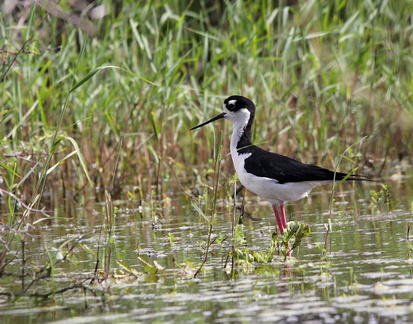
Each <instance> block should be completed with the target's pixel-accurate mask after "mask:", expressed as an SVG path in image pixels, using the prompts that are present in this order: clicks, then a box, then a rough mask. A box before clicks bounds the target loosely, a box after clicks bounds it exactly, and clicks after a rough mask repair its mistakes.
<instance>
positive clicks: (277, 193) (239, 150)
mask: <svg viewBox="0 0 413 324" xmlns="http://www.w3.org/2000/svg"><path fill="white" fill-rule="evenodd" d="M223 107H224V112H223V113H221V114H219V115H218V116H216V117H214V118H212V119H211V120H209V121H207V122H205V123H203V124H200V125H198V126H195V127H193V128H191V130H193V129H196V128H198V127H202V126H205V125H206V124H209V123H211V122H213V121H215V120H218V119H221V118H225V119H229V120H230V121H232V123H233V132H232V138H231V157H232V162H233V163H234V168H235V171H236V172H237V174H238V178H239V180H240V182H241V184H242V185H243V186H244V187H246V188H247V189H248V190H249V191H252V192H253V193H255V194H257V195H258V196H260V197H262V198H264V199H266V200H268V201H269V202H270V203H271V204H272V208H273V210H274V214H275V218H276V221H277V225H278V228H279V230H280V232H281V234H282V233H283V232H284V228H285V227H286V225H287V220H286V217H285V210H284V204H285V203H286V202H288V201H296V200H299V199H302V198H304V197H307V196H308V194H309V193H310V191H311V190H312V189H313V188H315V187H317V186H320V185H323V184H327V183H331V182H333V181H340V180H342V179H344V178H345V177H346V176H347V174H345V173H340V172H333V171H330V170H327V169H324V168H321V167H318V166H315V165H309V164H304V163H301V162H299V161H297V160H294V159H292V158H290V157H287V156H283V155H280V154H277V153H271V152H268V151H265V150H263V149H261V148H259V147H257V146H255V145H253V144H252V142H251V128H252V124H253V122H254V116H255V105H254V103H253V102H252V101H251V100H250V99H248V98H245V97H243V96H230V97H228V98H227V99H225V101H224V105H223ZM347 180H367V179H364V178H360V177H358V176H355V175H353V176H351V177H348V178H347Z"/></svg>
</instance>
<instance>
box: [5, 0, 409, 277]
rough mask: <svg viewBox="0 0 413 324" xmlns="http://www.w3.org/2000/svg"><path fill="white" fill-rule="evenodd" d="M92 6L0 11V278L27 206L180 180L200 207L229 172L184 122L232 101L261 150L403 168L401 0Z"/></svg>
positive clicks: (405, 98) (163, 186)
mask: <svg viewBox="0 0 413 324" xmlns="http://www.w3.org/2000/svg"><path fill="white" fill-rule="evenodd" d="M102 3H103V4H104V5H105V8H106V9H107V12H106V15H105V16H103V17H100V18H95V20H92V18H90V17H91V16H90V15H91V12H90V10H91V9H93V8H92V7H93V5H92V6H90V7H87V8H74V7H73V6H72V5H71V4H70V3H69V2H67V3H66V1H60V2H59V3H58V4H55V3H53V4H52V3H49V5H45V4H42V5H36V4H34V2H33V3H31V5H30V6H28V7H21V6H20V5H18V6H16V7H14V8H6V7H5V6H4V7H3V8H2V10H3V11H2V14H1V15H0V26H1V27H0V60H1V63H2V64H1V67H0V81H1V83H2V88H1V96H0V103H1V104H0V106H1V107H2V108H1V110H0V134H1V139H0V141H1V150H0V168H1V182H2V183H1V190H2V191H1V192H2V197H1V206H0V208H1V214H2V216H1V223H2V224H3V226H4V228H5V230H4V231H3V233H2V234H1V236H2V242H5V243H4V246H3V247H2V252H1V255H0V256H1V257H0V273H2V271H4V268H5V267H6V265H7V264H8V260H9V259H10V258H15V257H18V253H19V252H15V253H16V254H14V255H13V254H11V255H10V253H12V252H10V251H13V249H10V247H11V246H12V245H13V244H15V241H16V240H17V237H18V238H19V239H21V240H23V241H24V240H25V239H26V238H27V236H25V235H26V234H27V233H28V231H29V229H27V228H28V227H27V226H33V224H35V222H36V220H38V219H39V217H42V218H44V217H45V215H41V213H40V212H39V211H42V212H43V213H49V212H50V211H52V210H54V208H55V202H56V201H57V202H58V203H60V202H61V201H62V199H64V201H67V200H69V201H70V202H71V203H69V205H70V204H76V205H83V204H85V195H87V194H88V191H90V190H94V191H95V192H96V197H97V200H100V201H104V200H105V198H104V197H103V196H102V195H99V193H102V192H104V190H107V191H108V193H109V194H110V195H111V197H113V198H120V199H127V197H128V193H127V192H126V193H125V190H123V188H124V187H127V186H130V185H133V186H135V188H137V190H135V191H134V192H133V196H134V199H135V200H136V201H147V200H149V199H152V198H153V199H155V200H158V201H160V200H162V199H163V198H164V197H165V196H168V195H169V193H171V192H173V190H176V188H175V187H174V182H177V181H179V182H180V184H181V187H180V188H185V190H187V191H188V192H190V191H191V190H195V191H197V190H198V191H199V190H201V191H200V192H201V193H202V195H200V196H203V197H204V198H206V199H208V200H205V201H204V202H205V207H204V208H205V210H204V214H205V215H213V213H214V211H212V213H206V212H205V211H206V210H207V209H208V208H209V207H208V206H215V204H216V202H217V200H218V199H222V198H226V197H230V196H231V194H230V193H229V190H230V189H229V186H228V185H227V183H228V180H229V179H231V177H232V173H233V169H232V166H231V162H230V159H229V157H227V158H224V159H223V160H222V161H221V160H220V162H219V172H218V175H217V173H216V172H217V165H216V163H217V162H216V161H217V160H216V156H214V152H216V151H215V150H216V137H214V135H213V134H214V133H217V132H220V133H219V134H220V135H219V136H220V138H222V147H223V153H222V156H225V154H226V153H225V150H228V144H229V143H228V142H229V133H230V129H229V127H227V126H224V125H220V124H217V125H215V128H214V129H213V128H212V127H206V128H205V129H202V130H200V131H198V132H197V133H192V134H191V133H189V128H190V127H192V126H194V125H196V124H198V123H199V122H200V121H204V120H205V119H207V118H210V117H211V116H212V115H214V114H215V113H216V112H217V111H220V107H221V103H222V100H223V99H224V98H225V97H226V96H228V95H231V94H242V95H245V96H248V97H250V98H252V99H253V100H254V101H255V103H256V104H257V116H256V125H257V127H255V128H254V142H256V143H260V144H261V146H263V147H264V148H267V149H268V148H271V150H273V151H277V152H282V153H284V154H286V155H290V156H294V157H296V158H298V159H301V160H304V161H306V162H308V163H316V164H321V165H323V166H325V167H329V168H333V167H335V166H336V165H335V163H334V161H335V157H336V156H338V155H339V154H340V152H343V151H344V150H347V154H348V156H349V157H350V160H342V161H341V163H340V165H339V169H340V170H342V171H343V170H352V169H353V168H354V167H355V166H358V167H359V169H358V172H359V173H366V172H368V173H373V174H380V173H382V172H383V171H386V170H389V169H390V170H391V168H392V166H393V165H394V163H399V162H400V161H402V160H404V161H407V162H408V164H409V165H411V154H410V152H411V151H412V149H413V147H412V146H413V144H412V141H413V138H412V136H411V133H412V130H413V122H412V116H413V106H412V102H413V100H412V99H413V98H412V96H413V91H412V85H411V75H412V71H411V69H412V68H411V66H412V64H411V61H412V53H411V46H412V36H411V35H412V32H411V12H412V11H413V4H412V3H411V2H409V1H402V2H397V4H396V3H395V2H391V1H381V2H373V1H335V2H327V1H316V0H310V1H303V2H301V3H299V4H297V5H292V6H288V5H287V2H283V1H280V2H278V3H277V4H274V3H273V2H271V1H255V2H245V1H236V2H234V3H231V2H230V1H213V2H210V3H208V4H207V3H205V2H203V1H200V2H190V3H189V4H188V5H186V4H184V3H183V2H182V1H177V0H172V1H167V2H164V1H147V2H136V3H135V2H132V1H125V2H122V4H117V3H112V2H111V1H103V2H102ZM48 6H49V7H48ZM59 6H60V7H59ZM58 7H59V8H64V9H63V13H64V14H63V15H62V16H59V17H57V16H56V15H54V12H56V11H54V10H53V9H56V8H58ZM8 10H9V11H8ZM70 14H73V16H72V17H76V19H78V20H77V23H76V24H75V25H74V24H73V20H71V19H69V18H68V17H70ZM221 129H222V131H221ZM221 136H222V137H221ZM364 137H366V138H365V139H364V140H363V141H361V140H360V139H362V138H364ZM353 143H357V144H356V145H353ZM214 163H215V167H212V165H214ZM400 165H401V164H400ZM173 179H175V181H173ZM91 188H93V189H91ZM45 194H46V195H45ZM50 195H54V196H58V197H59V198H60V199H54V198H53V199H50V198H48V197H50ZM154 196H155V197H154ZM189 199H191V198H189ZM214 208H215V207H213V208H212V209H213V210H214ZM51 214H52V213H51ZM47 215H48V216H49V214H47ZM160 216H162V215H160ZM16 226H17V228H18V229H19V228H20V226H21V227H22V228H25V231H22V230H21V229H20V231H17V232H16V231H15V230H13V228H15V227H16ZM24 226H26V227H24ZM34 226H35V225H34ZM26 229H27V230H26ZM14 251H15V250H14ZM17 251H19V250H17ZM106 252H107V253H109V252H110V251H109V250H107V251H106ZM109 256H110V254H107V257H109ZM108 260H109V259H108ZM112 261H113V260H112ZM108 266H109V265H107V264H105V271H109V270H110V269H109V268H107V267H108Z"/></svg>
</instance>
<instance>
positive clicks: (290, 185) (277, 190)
mask: <svg viewBox="0 0 413 324" xmlns="http://www.w3.org/2000/svg"><path fill="white" fill-rule="evenodd" d="M250 155H251V153H247V154H238V153H236V154H231V156H232V161H233V163H234V168H235V171H236V172H237V174H238V178H239V180H240V182H241V184H242V185H243V186H244V187H245V188H247V189H248V190H249V191H251V192H253V193H255V194H257V195H258V196H260V197H262V198H264V199H266V200H268V201H269V202H270V203H271V204H273V205H274V204H280V205H284V203H285V202H288V201H296V200H299V199H302V198H305V197H307V196H308V194H309V193H310V192H311V190H312V189H313V188H315V187H317V186H320V185H323V184H327V183H330V182H331V181H302V182H286V183H282V184H281V183H279V182H278V181H277V180H274V179H271V178H265V177H257V176H255V175H253V174H250V173H247V172H246V170H245V168H244V165H245V159H247V158H248V157H249V156H250Z"/></svg>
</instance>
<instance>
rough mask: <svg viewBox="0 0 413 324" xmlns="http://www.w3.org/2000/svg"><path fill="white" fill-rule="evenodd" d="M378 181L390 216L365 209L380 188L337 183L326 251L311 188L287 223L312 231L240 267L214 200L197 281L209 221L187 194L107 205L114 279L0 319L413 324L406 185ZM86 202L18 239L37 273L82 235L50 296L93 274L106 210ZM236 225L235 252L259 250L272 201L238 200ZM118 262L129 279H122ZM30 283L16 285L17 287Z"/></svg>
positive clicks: (7, 308)
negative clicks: (242, 205)
mask: <svg viewBox="0 0 413 324" xmlns="http://www.w3.org/2000/svg"><path fill="white" fill-rule="evenodd" d="M388 184H389V191H390V193H391V194H392V200H391V201H392V206H391V210H389V208H388V205H387V204H386V203H384V202H383V201H381V202H378V203H374V204H372V199H371V195H370V190H380V185H378V184H374V183H368V184H364V185H362V186H356V187H354V188H353V187H352V186H350V185H346V184H345V185H343V188H342V189H343V190H344V191H340V192H339V193H336V195H335V202H334V203H333V211H332V214H331V228H332V231H331V233H329V235H328V237H327V245H325V241H326V233H327V230H326V226H327V224H328V218H329V206H330V200H329V199H330V197H331V193H330V192H329V191H321V190H320V191H317V192H313V194H312V195H311V197H310V198H309V199H308V200H305V201H301V202H298V203H294V204H290V205H289V206H288V208H287V213H288V215H290V217H291V219H293V220H297V221H300V222H306V223H308V224H310V225H311V230H312V233H311V234H310V236H308V237H306V238H305V239H304V240H303V242H302V244H301V246H300V247H299V249H297V250H296V251H294V252H293V258H291V259H289V260H287V261H285V262H284V261H283V259H282V258H281V257H276V258H275V259H274V260H273V261H272V262H268V263H259V262H250V263H246V262H244V263H242V264H240V265H239V266H237V267H236V268H235V269H234V271H231V267H230V265H231V262H230V261H231V259H230V258H228V253H229V252H230V251H231V222H232V215H233V207H232V203H231V202H230V201H221V202H220V204H219V207H218V213H217V216H216V219H215V222H214V232H213V236H212V237H213V239H217V240H216V241H215V243H213V244H212V245H211V247H210V251H209V256H208V260H207V261H206V263H205V266H204V269H203V270H202V271H201V272H200V273H199V274H198V276H197V278H193V276H194V274H195V272H196V270H197V269H198V267H199V266H200V265H201V262H202V260H203V258H204V255H205V247H206V242H207V237H208V225H207V223H206V220H205V219H203V218H202V217H200V216H199V214H198V213H197V212H194V210H193V207H192V206H191V203H190V201H189V200H188V199H187V198H185V197H184V196H178V197H176V198H169V199H168V200H167V201H164V202H161V204H163V205H164V207H163V211H162V209H159V210H157V211H156V210H155V211H154V210H153V209H150V208H149V206H141V208H139V205H137V204H135V203H133V202H132V203H131V202H114V205H116V207H117V208H118V212H117V217H116V220H115V222H114V225H113V230H114V233H115V235H114V237H113V244H112V252H111V263H110V273H111V274H112V276H111V277H110V278H108V279H106V280H102V281H101V282H100V284H96V282H94V283H90V287H91V288H92V289H91V291H89V290H88V291H83V290H79V289H76V290H69V291H66V292H63V293H59V294H56V295H55V297H54V298H53V296H49V297H48V298H33V297H31V298H29V297H20V298H18V299H17V300H14V299H13V298H10V297H8V296H5V295H1V296H0V316H1V318H2V323H16V322H19V323H32V322H42V323H71V324H74V323H97V322H100V323H117V322H119V323H128V322H138V323H139V322H151V323H158V322H159V323H177V322H181V323H182V322H185V323H202V322H208V323H250V322H254V323H264V322H271V323H273V322H288V323H306V322H307V323H342V322H346V323H367V322H368V323H393V322H397V323H410V322H413V266H412V259H411V253H412V252H413V250H412V245H413V243H412V242H411V239H410V237H409V233H408V228H409V224H410V222H411V221H412V214H411V211H410V203H411V202H412V201H413V186H412V184H411V183H410V182H409V181H406V182H404V183H393V182H388ZM322 189H323V188H322ZM169 197H175V196H173V195H170V196H169ZM85 205H87V206H88V207H87V208H86V207H85V208H79V209H77V210H76V211H75V212H74V213H72V215H71V217H67V218H65V219H56V220H52V221H48V223H47V224H46V222H45V223H41V224H40V228H39V229H37V230H36V231H35V232H34V233H33V238H32V242H29V243H30V244H26V248H25V253H26V258H27V261H26V264H30V265H31V266H33V265H36V264H37V265H39V267H40V265H44V264H45V262H47V260H48V259H49V254H50V255H52V256H53V257H54V256H55V255H58V252H59V251H62V252H63V253H64V252H65V251H67V249H68V247H69V246H72V244H73V242H75V240H76V239H79V238H81V240H80V242H79V244H77V245H76V246H75V248H74V251H75V254H74V255H73V256H71V262H69V261H65V262H63V263H62V262H61V263H59V264H57V266H56V269H55V273H54V275H55V277H54V285H55V286H56V288H57V289H60V288H64V287H68V286H69V285H70V284H71V283H72V282H74V281H79V280H80V279H81V278H87V277H91V276H92V275H93V272H94V269H95V265H96V259H97V255H102V254H103V253H104V251H105V246H106V242H107V237H106V236H105V235H106V234H105V233H107V231H105V230H104V229H103V230H102V223H103V221H104V217H103V215H104V213H103V210H104V204H102V203H101V204H94V205H93V210H94V211H93V212H91V209H90V204H89V203H88V204H85ZM56 213H59V214H63V213H64V212H63V211H56ZM76 215H77V216H76ZM161 215H162V217H161ZM236 217H237V220H238V217H239V211H238V210H237V212H236ZM242 222H243V225H242V234H243V237H244V239H245V240H246V242H245V243H244V244H240V245H239V246H238V247H239V248H240V249H244V250H245V249H249V250H250V251H266V250H267V249H268V247H269V244H270V240H271V235H272V233H273V231H274V217H273V215H272V211H271V208H270V206H269V205H268V204H267V203H265V202H263V201H260V200H258V199H257V198H256V197H254V196H252V195H247V207H246V214H245V216H244V218H243V221H242ZM106 230H107V227H106ZM65 242H66V243H65ZM324 247H326V250H327V253H326V254H324V253H322V249H323V248H324ZM15 248H16V249H17V248H18V245H16V247H15ZM102 261H103V260H102V258H100V262H102ZM117 261H118V262H117ZM13 262H14V264H13V265H11V266H10V269H9V271H11V272H14V273H19V272H21V260H15V261H13ZM144 262H148V263H149V264H151V265H154V264H155V263H157V264H158V265H159V268H160V270H158V272H157V273H156V274H150V273H148V272H150V268H145V266H144ZM122 264H123V265H125V266H127V267H128V268H129V270H131V269H133V270H134V271H135V275H130V274H128V273H127V271H125V268H122ZM12 267H13V269H12ZM99 268H100V269H102V268H103V264H102V263H100V265H99ZM1 280H2V281H1V288H2V292H5V291H10V290H11V291H14V292H15V293H18V292H19V291H21V288H20V287H21V286H22V282H21V279H20V278H16V277H3V278H2V279H1ZM90 282H91V281H90ZM29 283H30V279H29V278H26V279H25V282H24V286H25V287H27V285H28V284H29ZM87 283H89V281H88V282H87ZM52 285H53V283H52V281H51V280H50V279H48V280H43V281H42V282H39V283H36V284H35V285H33V286H32V288H30V291H31V292H37V293H44V292H49V291H51V290H52V287H53V286H52ZM92 291H93V292H92Z"/></svg>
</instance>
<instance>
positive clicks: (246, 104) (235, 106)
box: [224, 96, 255, 115]
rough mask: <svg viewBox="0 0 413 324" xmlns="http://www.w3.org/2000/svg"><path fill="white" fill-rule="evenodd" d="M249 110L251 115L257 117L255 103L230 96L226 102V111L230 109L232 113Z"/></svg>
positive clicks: (243, 98) (241, 97) (240, 97)
mask: <svg viewBox="0 0 413 324" xmlns="http://www.w3.org/2000/svg"><path fill="white" fill-rule="evenodd" d="M244 108H245V109H247V110H248V111H249V112H250V114H252V115H255V105H254V103H253V102H252V101H251V100H250V99H248V98H245V97H243V96H230V97H228V98H227V99H225V100H224V109H228V110H229V111H231V112H236V111H238V110H240V109H244Z"/></svg>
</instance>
